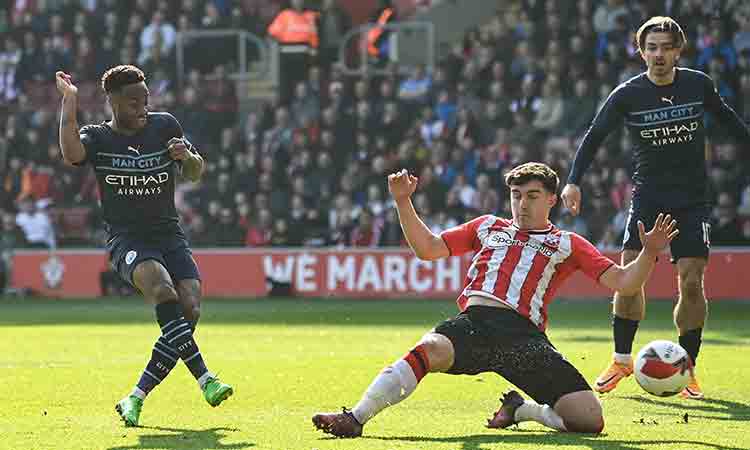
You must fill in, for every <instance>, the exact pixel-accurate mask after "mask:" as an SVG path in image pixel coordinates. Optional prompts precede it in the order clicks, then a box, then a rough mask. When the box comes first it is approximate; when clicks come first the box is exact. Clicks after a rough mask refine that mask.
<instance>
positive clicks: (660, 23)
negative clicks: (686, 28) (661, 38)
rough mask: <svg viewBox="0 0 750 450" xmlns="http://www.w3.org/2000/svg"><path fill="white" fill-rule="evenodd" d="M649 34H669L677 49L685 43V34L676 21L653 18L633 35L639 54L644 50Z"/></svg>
mask: <svg viewBox="0 0 750 450" xmlns="http://www.w3.org/2000/svg"><path fill="white" fill-rule="evenodd" d="M651 32H656V33H669V34H671V35H672V40H673V41H674V44H675V45H676V46H677V47H682V46H683V45H685V43H686V42H687V38H685V33H684V32H683V31H682V28H681V27H680V24H678V23H677V21H676V20H674V19H673V18H671V17H665V16H654V17H652V18H650V19H648V20H647V21H646V22H645V23H644V24H643V25H641V27H640V28H638V32H637V33H636V35H635V40H636V41H637V42H638V49H639V50H640V51H641V52H643V50H645V48H646V36H648V34H649V33H651Z"/></svg>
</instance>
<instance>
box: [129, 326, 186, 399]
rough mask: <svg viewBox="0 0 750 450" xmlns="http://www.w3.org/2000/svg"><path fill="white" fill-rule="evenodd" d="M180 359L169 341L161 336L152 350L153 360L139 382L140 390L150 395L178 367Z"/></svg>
mask: <svg viewBox="0 0 750 450" xmlns="http://www.w3.org/2000/svg"><path fill="white" fill-rule="evenodd" d="M178 359H180V355H178V354H177V352H175V351H174V349H173V348H172V347H171V346H170V345H169V343H168V342H167V340H166V339H164V336H159V339H157V340H156V342H155V343H154V348H153V349H152V350H151V359H150V360H149V362H148V364H146V368H145V369H144V370H143V374H142V375H141V379H140V380H138V384H137V386H138V389H140V390H141V391H143V393H144V394H146V395H148V393H149V392H151V391H152V390H153V389H154V388H155V387H156V386H157V385H158V384H159V383H161V382H162V381H164V378H166V377H167V375H169V372H171V371H172V369H174V367H175V366H176V365H177V360H178Z"/></svg>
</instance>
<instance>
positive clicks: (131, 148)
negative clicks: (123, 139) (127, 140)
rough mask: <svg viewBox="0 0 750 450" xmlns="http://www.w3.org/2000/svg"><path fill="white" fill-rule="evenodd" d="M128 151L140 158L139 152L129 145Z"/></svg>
mask: <svg viewBox="0 0 750 450" xmlns="http://www.w3.org/2000/svg"><path fill="white" fill-rule="evenodd" d="M128 150H129V151H131V152H133V153H135V154H136V155H138V156H141V151H140V150H139V149H137V148H135V147H131V146H130V145H128Z"/></svg>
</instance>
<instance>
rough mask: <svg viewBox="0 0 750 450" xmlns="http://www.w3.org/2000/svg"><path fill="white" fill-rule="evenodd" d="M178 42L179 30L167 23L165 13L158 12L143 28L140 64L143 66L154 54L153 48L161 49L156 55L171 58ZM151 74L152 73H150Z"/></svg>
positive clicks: (139, 56)
mask: <svg viewBox="0 0 750 450" xmlns="http://www.w3.org/2000/svg"><path fill="white" fill-rule="evenodd" d="M176 40H177V30H175V27H174V25H172V24H171V23H169V22H167V21H166V20H165V17H164V13H163V12H162V11H161V10H156V11H155V12H154V13H153V15H152V16H151V22H149V24H148V25H146V26H145V27H144V28H143V31H141V35H140V43H141V47H140V48H141V52H140V54H139V55H138V62H139V63H140V64H143V63H144V62H145V61H146V60H148V59H149V58H150V57H151V56H152V55H153V54H154V52H153V51H152V49H153V48H155V47H156V48H159V51H158V52H157V53H156V54H159V55H162V56H163V57H169V56H170V55H171V54H172V50H173V49H174V46H175V42H176ZM149 73H150V72H149Z"/></svg>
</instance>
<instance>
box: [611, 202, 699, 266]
mask: <svg viewBox="0 0 750 450" xmlns="http://www.w3.org/2000/svg"><path fill="white" fill-rule="evenodd" d="M659 213H664V214H671V215H672V218H673V219H674V220H676V221H677V228H678V229H679V230H680V233H679V234H678V235H677V237H675V238H674V240H673V241H672V243H671V244H670V250H671V252H672V262H673V263H675V262H677V260H678V259H680V258H708V252H709V248H710V246H711V223H710V219H709V218H710V214H711V211H710V208H709V206H708V205H706V204H703V203H701V204H696V205H694V206H688V207H680V208H677V209H671V208H665V207H659V206H658V205H656V204H655V203H649V202H647V201H645V200H643V199H642V198H639V196H634V197H633V201H632V203H631V204H630V213H629V214H628V221H627V224H626V225H625V235H624V237H623V244H622V248H623V250H641V248H643V246H642V245H641V239H640V237H639V235H638V221H639V220H640V221H642V222H643V225H644V226H645V227H646V231H647V232H648V231H649V230H651V228H652V227H653V226H654V222H655V221H656V217H657V216H658V215H659Z"/></svg>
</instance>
